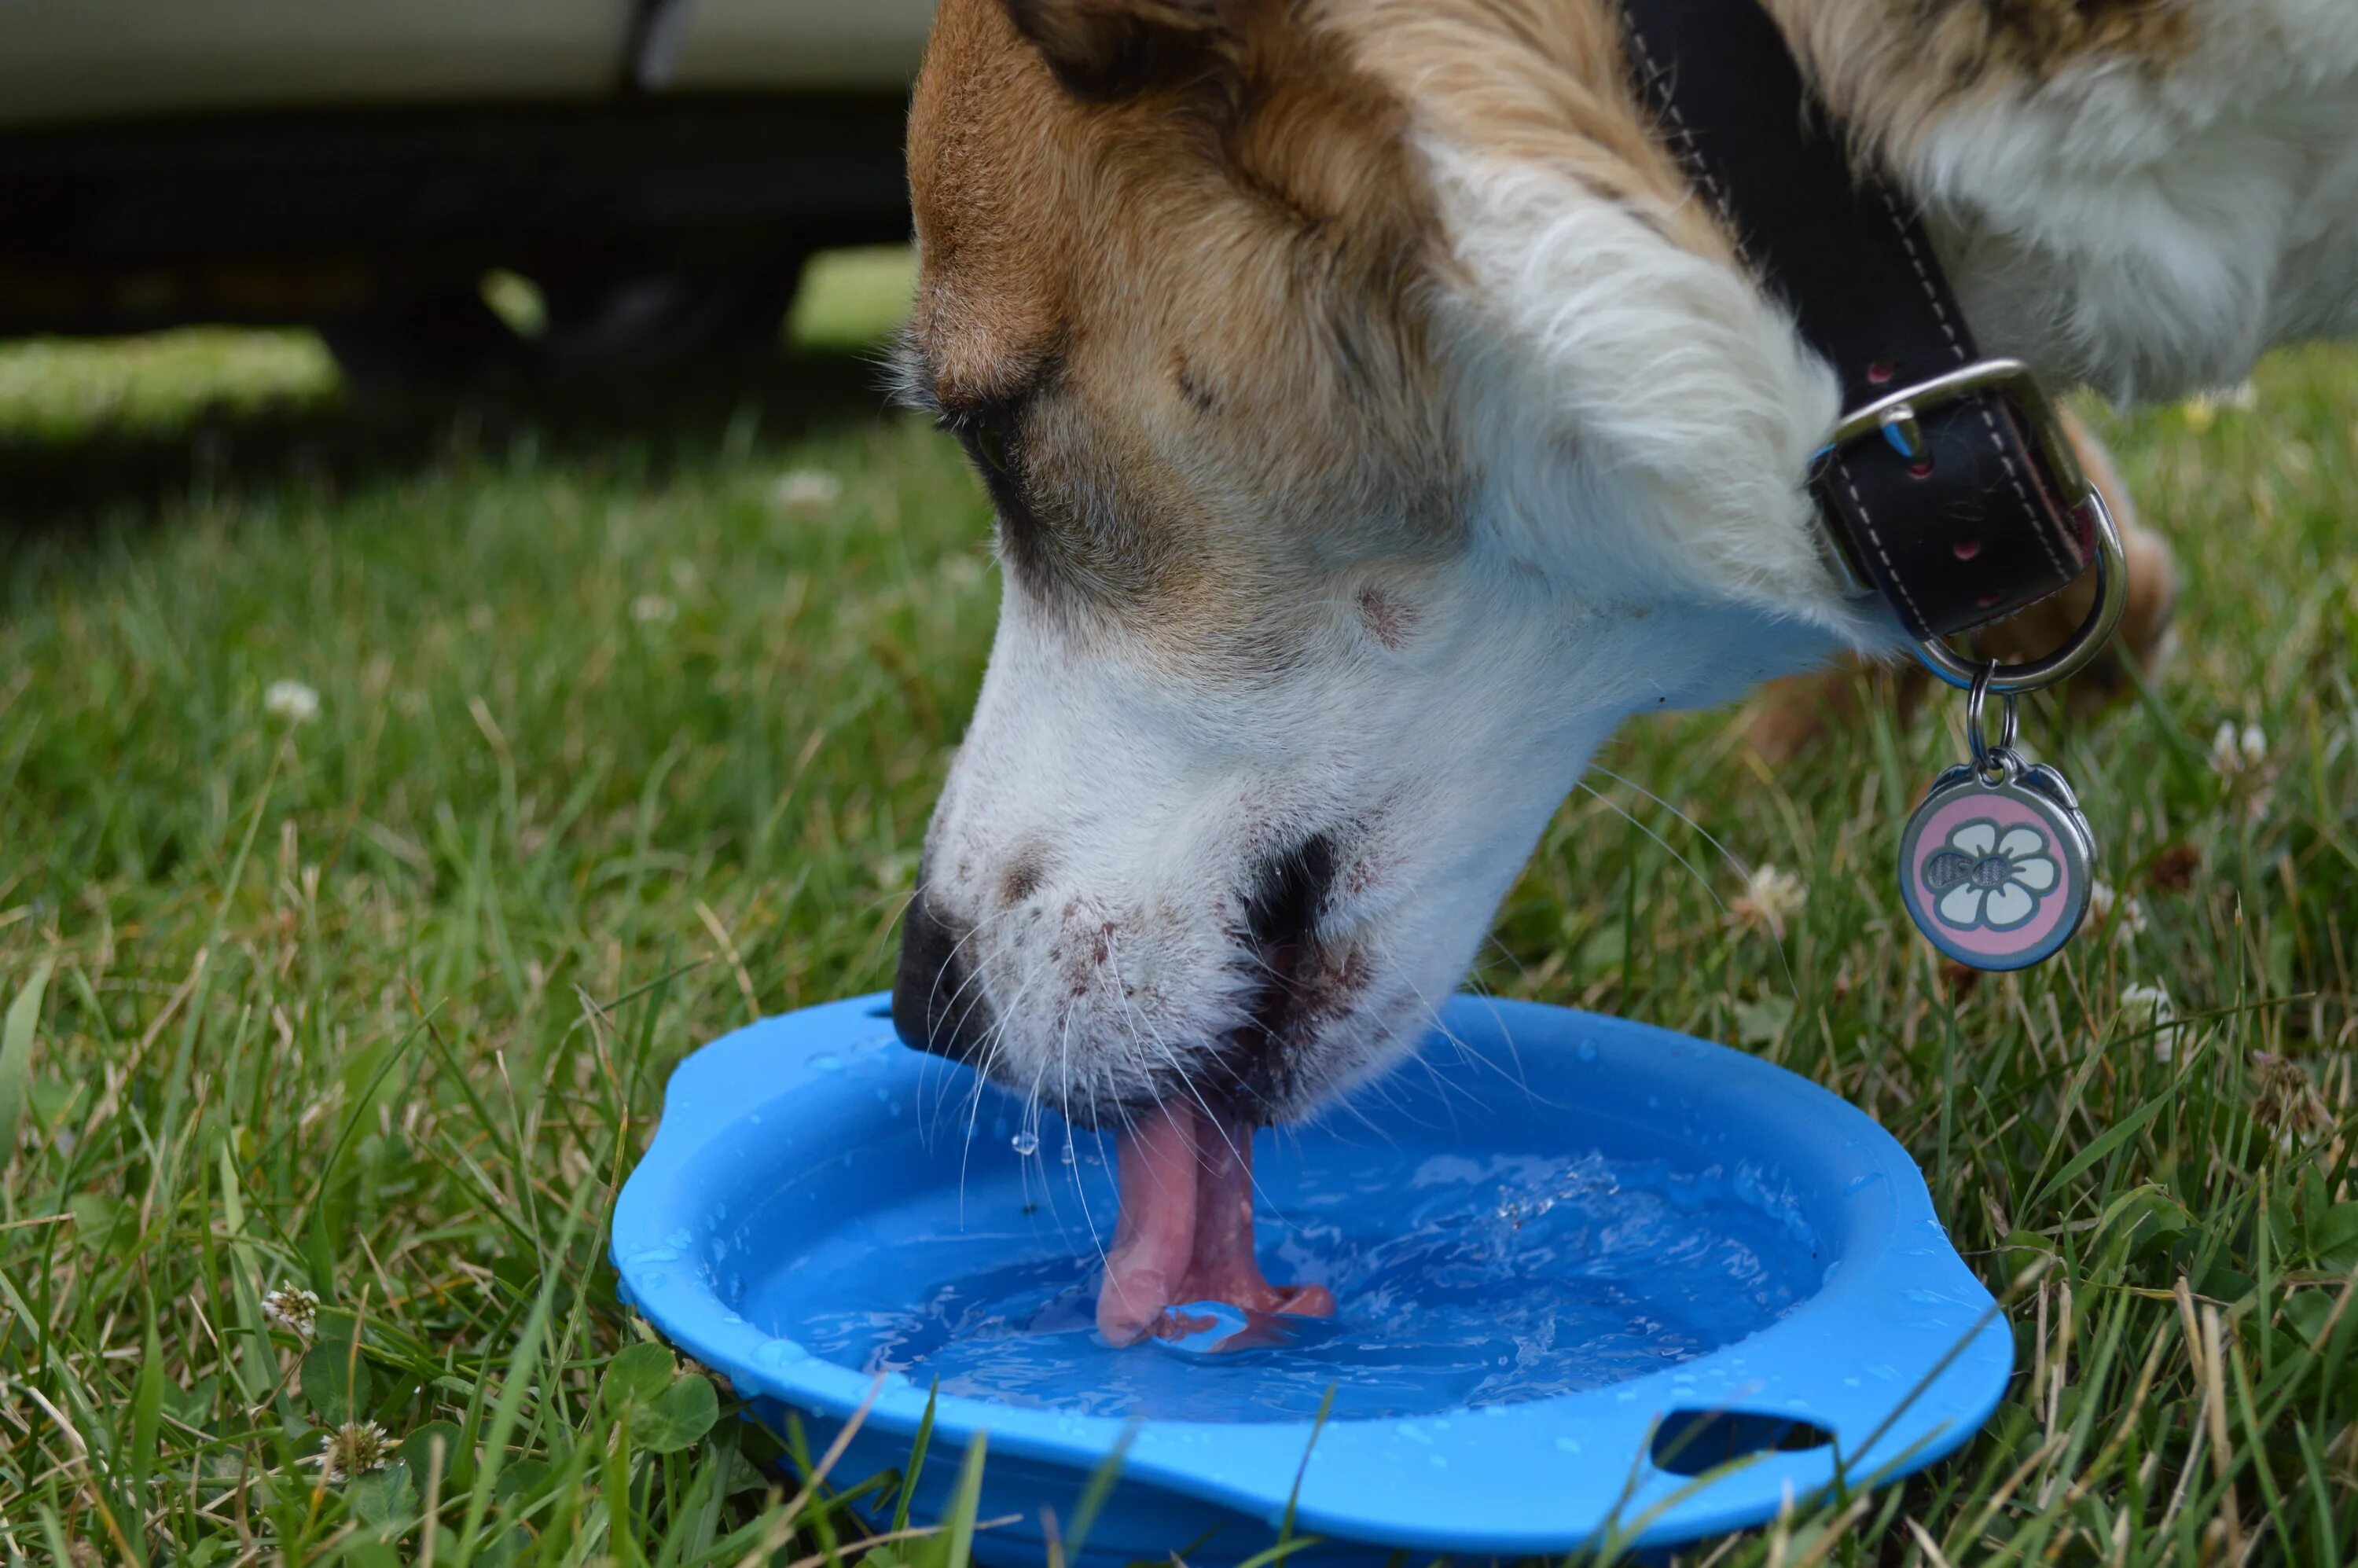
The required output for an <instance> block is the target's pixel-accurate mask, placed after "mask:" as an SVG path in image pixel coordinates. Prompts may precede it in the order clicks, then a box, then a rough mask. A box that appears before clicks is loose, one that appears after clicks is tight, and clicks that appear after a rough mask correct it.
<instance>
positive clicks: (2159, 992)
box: [2121, 985, 2186, 1062]
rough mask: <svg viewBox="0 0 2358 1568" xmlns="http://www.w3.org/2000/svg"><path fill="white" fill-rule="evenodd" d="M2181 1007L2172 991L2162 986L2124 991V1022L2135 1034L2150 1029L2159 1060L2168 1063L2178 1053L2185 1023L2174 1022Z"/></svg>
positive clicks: (2156, 1057) (2131, 987) (2122, 992)
mask: <svg viewBox="0 0 2358 1568" xmlns="http://www.w3.org/2000/svg"><path fill="white" fill-rule="evenodd" d="M2177 1016H2178V1009H2177V1008H2176V1007H2175V1006H2173V1005H2172V1004H2171V1002H2170V1000H2169V992H2168V991H2167V990H2165V989H2162V988H2161V987H2159V986H2146V985H2136V986H2128V987H2125V988H2124V989H2122V991H2121V1022H2122V1023H2123V1024H2124V1025H2125V1028H2126V1029H2127V1032H2128V1033H2132V1034H2143V1033H2148V1032H2150V1033H2152V1035H2153V1055H2154V1060H2156V1061H2158V1062H2167V1061H2169V1060H2170V1059H2171V1058H2172V1057H2174V1056H2176V1055H2177V1054H2178V1042H2179V1037H2180V1035H2182V1034H2184V1033H2186V1030H2185V1026H2184V1025H2182V1024H2178V1023H2173V1022H2171V1020H2173V1019H2175V1018H2176V1017H2177Z"/></svg>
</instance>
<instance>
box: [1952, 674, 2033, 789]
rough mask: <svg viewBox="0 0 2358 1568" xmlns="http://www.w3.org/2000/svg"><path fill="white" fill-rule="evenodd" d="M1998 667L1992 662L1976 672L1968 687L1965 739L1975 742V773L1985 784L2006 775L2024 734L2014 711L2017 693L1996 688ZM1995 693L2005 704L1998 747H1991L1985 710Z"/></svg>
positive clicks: (2000, 723) (2001, 715)
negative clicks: (1984, 730) (1984, 729)
mask: <svg viewBox="0 0 2358 1568" xmlns="http://www.w3.org/2000/svg"><path fill="white" fill-rule="evenodd" d="M1999 668H2000V665H1999V664H1998V662H1997V661H1996V659H1991V660H1989V661H1988V662H1987V663H1985V664H1984V665H1982V667H1981V668H1980V669H1979V670H1978V671H1976V672H1975V673H1974V678H1973V682H1972V684H1971V685H1970V686H1969V687H1967V688H1966V692H1967V695H1966V697H1965V738H1966V740H1968V741H1971V742H1972V743H1973V748H1974V775H1975V776H1976V777H1978V778H1980V779H1981V780H1982V781H1983V782H1984V783H1985V784H1994V783H1996V781H1997V780H1998V779H1999V778H2000V777H2002V776H2003V775H2004V774H2005V773H2006V763H2007V762H2008V761H2009V760H2011V759H2012V757H2013V756H2014V742H2015V741H2016V740H2017V737H2019V736H2020V734H2021V733H2022V723H2021V716H2020V715H2019V714H2017V712H2016V711H2015V707H2014V693H2012V692H2010V691H2005V690H2000V689H1999V688H1998V687H1997V686H1996V677H1997V672H1998V670H1999ZM1992 691H1997V694H1998V697H1999V698H2000V700H2002V701H2003V702H2004V703H2005V704H2006V707H2005V708H2004V710H2003V711H2002V712H2001V713H2000V715H1999V717H1998V724H1997V744H1996V745H1995V746H1992V745H1991V744H1989V742H1988V741H1987V740H1986V739H1985V737H1984V736H1983V733H1982V711H1983V708H1984V707H1985V705H1986V703H1987V702H1988V699H1989V695H1990V693H1991V692H1992Z"/></svg>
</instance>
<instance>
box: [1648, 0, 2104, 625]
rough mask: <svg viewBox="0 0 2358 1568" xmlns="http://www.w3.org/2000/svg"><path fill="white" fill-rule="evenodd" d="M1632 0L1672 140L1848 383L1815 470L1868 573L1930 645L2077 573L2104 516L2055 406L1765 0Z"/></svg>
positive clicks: (1858, 567) (1824, 504) (1868, 580)
mask: <svg viewBox="0 0 2358 1568" xmlns="http://www.w3.org/2000/svg"><path fill="white" fill-rule="evenodd" d="M1620 5H1621V11H1622V17H1623V20H1624V23H1625V25H1626V29H1627V35H1628V50H1629V62H1630V66H1631V70H1633V72H1634V74H1635V76H1636V80H1637V82H1638V85H1639V92H1640V96H1641V98H1642V99H1643V101H1644V102H1645V103H1647V104H1648V105H1649V106H1650V108H1651V109H1652V110H1653V112H1654V114H1655V115H1656V116H1657V118H1658V121H1659V129H1660V133H1661V135H1662V137H1663V140H1664V141H1665V143H1666V144H1667V145H1668V146H1670V147H1671V149H1672V150H1673V151H1674V152H1675V153H1676V154H1677V155H1678V157H1679V158H1680V160H1681V161H1682V163H1683V164H1684V166H1685V168H1686V169H1687V172H1688V175H1689V177H1690V178H1692V179H1693V182H1694V186H1695V189H1696V191H1697V192H1698V194H1700V195H1702V196H1704V197H1705V198H1707V199H1708V200H1710V201H1711V202H1712V204H1713V205H1714V207H1715V208H1716V209H1717V211H1718V213H1719V216H1720V219H1721V221H1722V222H1723V223H1725V226H1726V229H1727V232H1729V234H1730V235H1731V236H1732V237H1733V239H1734V241H1735V243H1736V248H1737V250H1738V252H1739V254H1741V255H1742V257H1743V259H1744V260H1745V262H1746V263H1747V265H1750V266H1751V267H1752V268H1754V269H1755V271H1756V272H1757V273H1758V276H1760V278H1761V280H1762V281H1763V283H1764V284H1765V285H1766V286H1767V287H1768V288H1769V289H1770V290H1772V291H1773V292H1774V293H1775V294H1776V295H1777V296H1778V297H1779V298H1781V299H1782V300H1783V301H1784V302H1785V304H1786V305H1787V306H1788V308H1790V309H1791V311H1792V312H1793V316H1794V319H1795V320H1796V321H1797V322H1798V323H1799V325H1800V328H1801V336H1802V338H1803V339H1804V340H1805V341H1807V342H1809V344H1810V345H1811V346H1812V348H1814V349H1815V350H1817V351H1818V352H1819V353H1820V354H1822V355H1823V356H1824V357H1825V359H1826V361H1827V362H1829V363H1830V364H1832V365H1833V369H1834V372H1835V373H1836V374H1837V375H1838V376H1839V377H1840V378H1841V382H1842V391H1843V399H1844V407H1845V408H1846V409H1849V410H1850V411H1851V412H1850V414H1849V415H1848V416H1845V418H1844V421H1843V427H1842V430H1841V431H1840V432H1839V433H1838V438H1835V439H1833V440H1831V441H1830V444H1829V446H1828V449H1827V450H1826V451H1825V452H1824V454H1823V457H1822V458H1821V460H1820V462H1819V465H1818V470H1817V472H1816V474H1815V476H1814V478H1813V481H1812V482H1813V488H1814V490H1815V492H1816V496H1817V501H1818V506H1819V510H1820V512H1821V513H1822V514H1823V515H1824V517H1825V518H1826V520H1827V524H1828V529H1829V532H1830V533H1831V534H1832V535H1833V538H1834V540H1835V541H1836V543H1837V544H1838V545H1839V546H1840V547H1841V550H1842V553H1843V556H1844V559H1845V561H1846V563H1847V564H1848V566H1849V568H1850V569H1851V571H1852V573H1853V574H1854V575H1855V577H1856V578H1857V579H1859V580H1860V582H1861V583H1862V584H1864V585H1867V586H1871V587H1872V588H1873V589H1875V590H1877V592H1879V593H1880V594H1881V595H1882V596H1883V598H1884V599H1885V600H1887V601H1888V602H1889V603H1890V605H1891V608H1892V611H1893V612H1894V613H1895V614H1896V615H1897V616H1898V619H1899V622H1900V624H1901V625H1903V626H1905V627H1906V628H1907V630H1908V632H1909V634H1910V635H1912V636H1914V637H1916V638H1917V639H1918V640H1919V641H1921V642H1930V641H1932V640H1935V639H1938V638H1940V637H1942V636H1945V635H1947V634H1950V633H1956V632H1962V631H1965V630H1968V629H1969V628H1972V627H1974V626H1978V625H1980V624H1982V623H1984V622H1989V621H1995V620H1996V619H1998V618H1999V617H2001V616H2004V615H2007V614H2010V613H2012V612H2013V611H2017V610H2019V609H2021V608H2023V607H2024V606H2025V605H2028V604H2030V603H2032V602H2034V601H2035V600H2040V599H2044V598H2045V597H2047V596H2048V595H2049V594H2050V593H2053V592H2055V591H2056V590H2057V589H2061V588H2062V587H2063V586H2064V585H2065V584H2067V583H2069V582H2071V581H2072V580H2073V579H2076V578H2077V577H2079V576H2080V574H2081V573H2082V570H2084V569H2085V568H2087V566H2088V564H2089V561H2090V557H2091V551H2092V550H2093V532H2092V530H2093V520H2092V516H2091V512H2090V504H2089V496H2088V492H2087V488H2086V482H2085V481H2084V480H2082V478H2081V477H2080V472H2079V466H2078V464H2077V462H2076V460H2074V459H2073V458H2072V457H2071V453H2070V450H2069V448H2068V446H2066V445H2065V443H2064V441H2063V439H2062V436H2061V427H2059V426H2058V425H2057V424H2056V422H2055V417H2054V413H2053V410H2052V409H2051V407H2050V406H2049V405H2048V403H2047V400H2046V398H2045V396H2044V395H2043V394H2042V393H2041V392H2040V391H2039V386H2038V384H2037V382H2036V381H2035V380H2034V379H2033V378H2031V377H2030V375H2029V373H2028V372H2027V371H2025V370H2023V369H2022V367H2021V366H2019V365H2017V364H2014V363H2013V362H2009V361H1996V362H1992V361H1985V360H1983V359H1982V357H1981V354H1980V352H1979V351H1978V350H1977V349H1976V347H1975V345H1974V337H1973V331H1972V329H1971V328H1969V327H1968V326H1967V325H1966V323H1965V319H1964V315H1963V312H1962V311H1961V310H1960V309H1959V308H1958V307H1957V301H1956V297H1955V296H1954V295H1953V294H1952V293H1951V292H1950V289H1949V285H1948V280H1947V278H1946V277H1944V276H1942V271H1941V265H1940V262H1939V260H1938V259H1937V258H1936V257H1935V256H1934V255H1933V254H1932V247H1931V244H1930V243H1929V242H1928V241H1927V240H1926V238H1925V234H1924V229H1923V225H1922V223H1921V222H1920V221H1919V219H1918V217H1917V215H1916V213H1915V211H1914V210H1913V208H1912V205H1911V204H1910V203H1909V201H1908V200H1907V199H1906V198H1905V197H1904V196H1903V195H1902V194H1901V193H1899V192H1898V191H1896V190H1895V189H1893V188H1892V187H1891V185H1890V184H1889V183H1888V182H1887V180H1885V179H1884V178H1880V177H1879V176H1878V175H1876V174H1874V173H1872V172H1862V171H1861V170H1859V169H1858V168H1857V167H1856V166H1855V164H1854V162H1853V160H1852V159H1851V158H1850V157H1848V156H1847V155H1846V151H1845V148H1844V140H1843V135H1842V128H1841V127H1840V126H1839V125H1838V124H1835V123H1834V122H1833V117H1832V115H1831V114H1829V113H1828V112H1827V111H1826V109H1825V107H1824V105H1823V103H1820V102H1819V100H1818V98H1817V96H1816V95H1815V93H1813V92H1812V91H1811V90H1810V88H1809V86H1808V85H1807V83H1806V82H1804V81H1803V80H1802V76H1801V70H1800V68H1799V67H1798V65H1797V64H1796V63H1795V61H1794V59H1793V57H1792V55H1791V53H1790V50H1789V49H1788V47H1787V45H1786V42H1785V38H1784V36H1783V35H1782V34H1781V33H1779V31H1778V29H1777V27H1776V25H1775V23H1774V22H1773V21H1772V20H1771V19H1770V18H1769V16H1768V12H1767V11H1766V10H1764V9H1763V8H1762V7H1761V5H1759V3H1758V0H1620Z"/></svg>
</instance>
